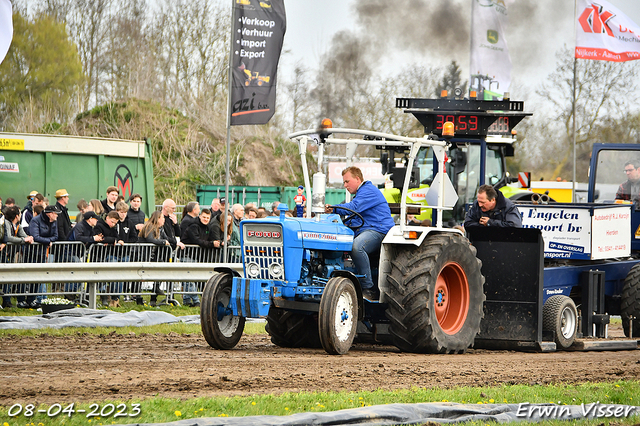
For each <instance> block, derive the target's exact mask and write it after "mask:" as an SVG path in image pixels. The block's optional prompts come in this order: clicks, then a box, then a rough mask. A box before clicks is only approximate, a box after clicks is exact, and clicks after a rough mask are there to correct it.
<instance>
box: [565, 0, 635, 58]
mask: <svg viewBox="0 0 640 426" xmlns="http://www.w3.org/2000/svg"><path fill="white" fill-rule="evenodd" d="M576 19H577V20H578V23H577V25H576V58H578V59H595V60H599V61H612V62H625V61H634V60H637V59H640V26H638V25H636V24H635V23H634V22H633V21H632V20H631V19H629V18H628V17H627V16H626V15H625V14H624V13H622V12H620V11H619V10H618V9H616V8H615V7H613V6H612V5H611V4H610V3H609V2H607V1H604V0H598V1H597V2H593V1H589V0H578V2H577V16H576Z"/></svg>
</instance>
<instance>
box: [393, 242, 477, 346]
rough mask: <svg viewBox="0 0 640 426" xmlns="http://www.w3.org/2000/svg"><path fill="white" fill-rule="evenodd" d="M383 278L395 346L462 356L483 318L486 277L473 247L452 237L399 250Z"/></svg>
mask: <svg viewBox="0 0 640 426" xmlns="http://www.w3.org/2000/svg"><path fill="white" fill-rule="evenodd" d="M396 252H397V255H396V257H395V258H394V259H393V260H392V262H391V273H390V274H388V275H387V277H386V284H387V288H386V290H385V292H386V301H387V303H388V308H387V311H386V315H387V318H389V320H390V321H391V325H390V328H389V332H390V333H391V336H392V338H393V343H394V345H396V346H397V347H398V348H399V349H401V350H403V351H405V352H416V353H463V352H464V351H465V350H466V349H467V348H468V347H470V346H471V345H473V341H474V339H475V336H476V335H477V334H478V332H479V331H480V321H481V320H482V318H483V316H484V311H483V304H484V301H485V295H484V291H483V287H484V277H483V276H482V273H481V271H480V266H481V262H480V260H479V259H478V258H477V257H476V250H475V247H473V246H471V245H470V244H469V240H467V239H466V238H464V237H463V236H462V235H459V234H454V233H446V234H437V235H434V236H429V237H428V238H427V239H426V240H425V241H424V242H423V243H422V245H421V246H420V247H418V248H415V247H398V248H397V250H396Z"/></svg>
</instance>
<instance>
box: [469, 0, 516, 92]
mask: <svg viewBox="0 0 640 426" xmlns="http://www.w3.org/2000/svg"><path fill="white" fill-rule="evenodd" d="M508 23H509V16H508V14H507V6H506V4H505V0H472V5H471V67H470V71H471V80H470V85H469V86H470V89H471V90H475V91H477V92H478V96H480V97H481V99H502V96H503V94H504V93H505V92H508V91H509V85H510V84H511V58H510V57H509V49H508V47H507V40H506V38H505V29H506V28H507V24H508Z"/></svg>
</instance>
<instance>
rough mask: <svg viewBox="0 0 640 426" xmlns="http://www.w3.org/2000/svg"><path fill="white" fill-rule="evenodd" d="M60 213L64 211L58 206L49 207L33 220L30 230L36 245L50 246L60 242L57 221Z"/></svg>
mask: <svg viewBox="0 0 640 426" xmlns="http://www.w3.org/2000/svg"><path fill="white" fill-rule="evenodd" d="M60 213H62V211H61V210H60V209H59V208H58V206H57V205H54V206H47V207H45V209H44V212H43V213H42V214H39V215H38V216H36V217H34V218H33V220H32V221H31V223H30V224H29V230H30V231H31V236H33V242H34V243H40V244H42V245H45V246H50V245H51V244H52V243H53V242H54V241H58V226H57V224H56V221H57V220H58V215H59V214H60Z"/></svg>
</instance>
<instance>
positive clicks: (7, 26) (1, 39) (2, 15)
mask: <svg viewBox="0 0 640 426" xmlns="http://www.w3.org/2000/svg"><path fill="white" fill-rule="evenodd" d="M12 38H13V14H12V13H11V2H10V1H9V0H0V63H2V60H3V59H4V57H5V56H6V55H7V52H8V51H9V46H10V45H11V39H12Z"/></svg>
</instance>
